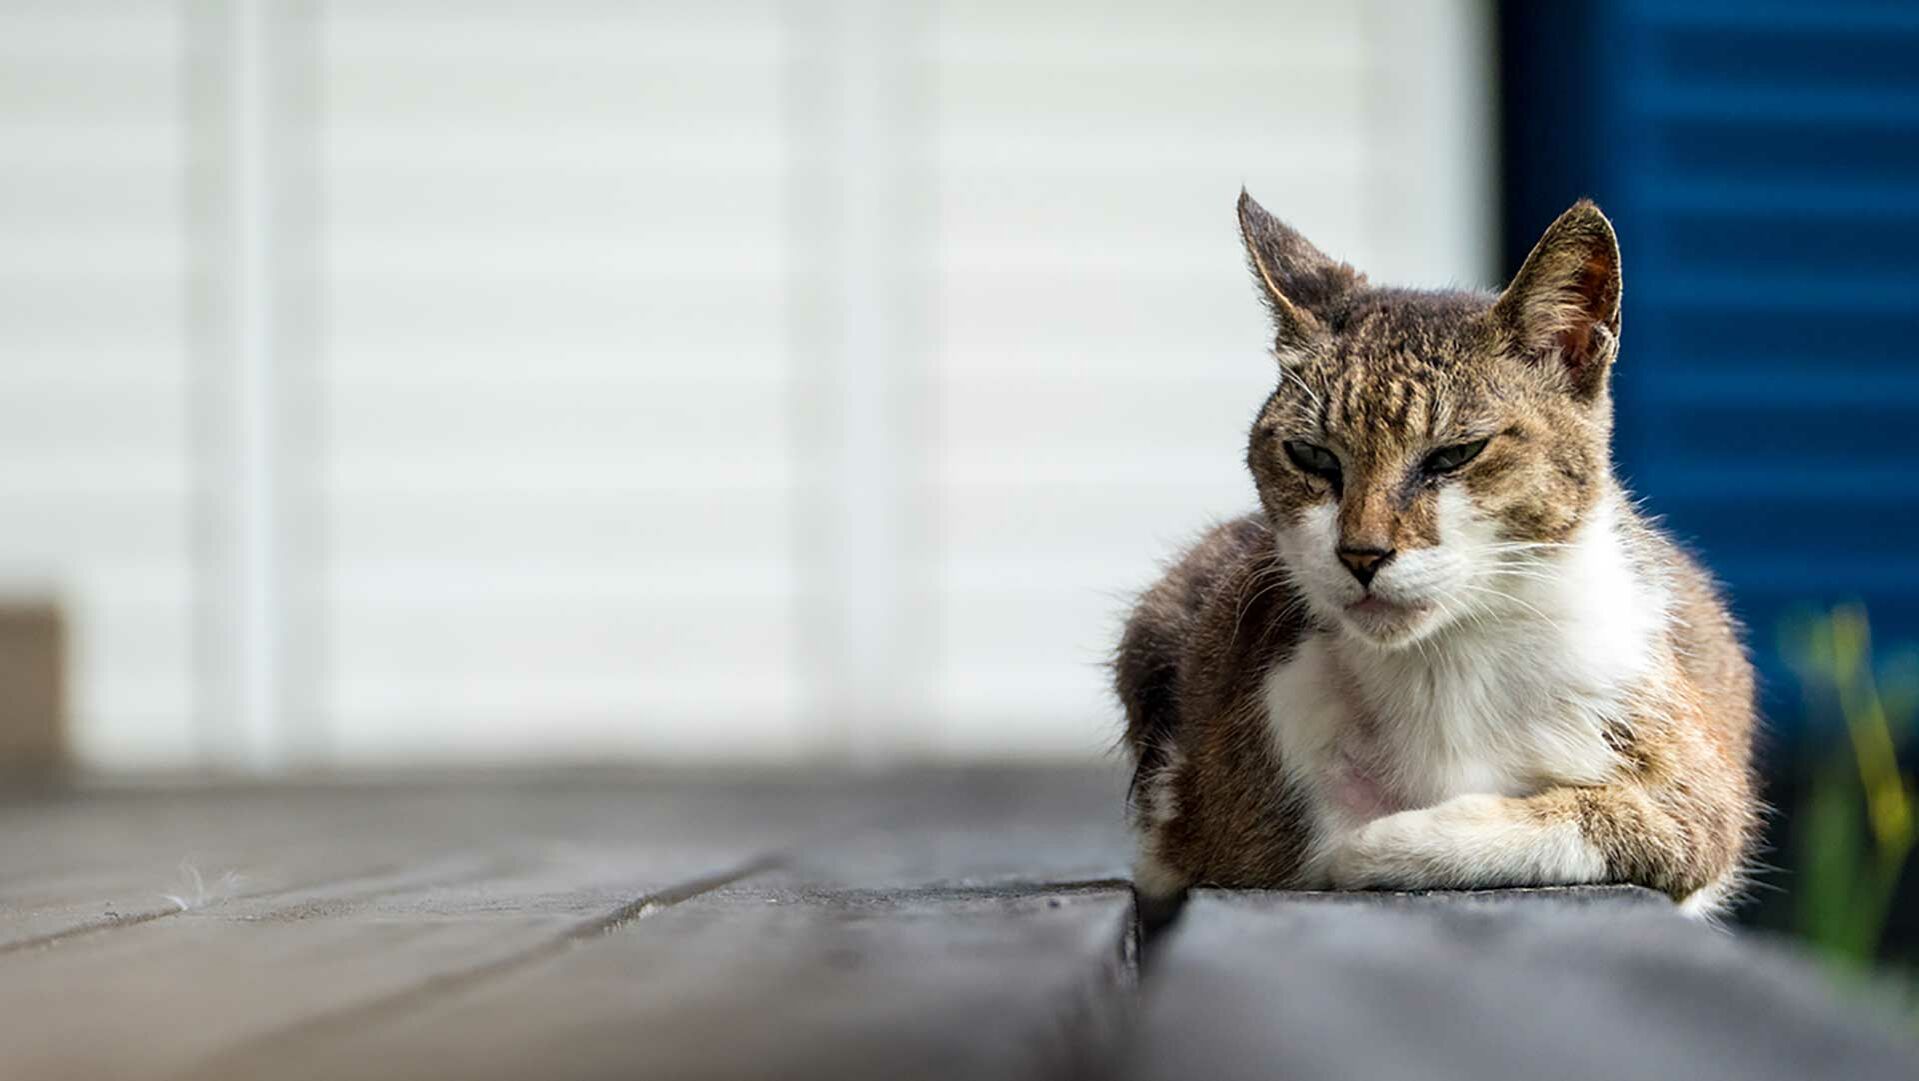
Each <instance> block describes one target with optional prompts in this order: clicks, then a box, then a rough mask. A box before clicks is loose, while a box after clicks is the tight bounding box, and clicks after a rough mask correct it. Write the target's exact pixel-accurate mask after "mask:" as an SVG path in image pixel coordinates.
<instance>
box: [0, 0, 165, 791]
mask: <svg viewBox="0 0 1919 1081" xmlns="http://www.w3.org/2000/svg"><path fill="white" fill-rule="evenodd" d="M185 41H186V37H185V34H184V32H183V29H182V22H181V12H180V11H179V10H178V9H177V8H175V7H174V6H172V5H165V4H153V5H129V4H121V3H98V2H85V0H73V2H64V0H63V2H54V0H44V2H38V3H19V2H9V3H5V4H0V237H4V241H0V522H4V525H3V526H0V595H22V594H24V595H52V596H55V597H57V598H58V599H59V600H60V601H61V602H62V603H63V604H64V606H65V607H66V610H67V613H68V618H69V622H70V626H71V633H72V635H73V642H72V648H71V651H70V654H69V655H70V657H71V660H72V662H73V665H74V672H73V676H74V679H73V693H72V696H71V697H72V708H73V711H74V714H75V716H74V718H73V720H74V726H73V727H74V735H75V738H76V740H77V742H78V746H79V750H80V751H81V753H82V754H83V755H85V756H86V757H87V758H89V759H90V760H93V761H97V762H103V763H123V762H125V763H131V762H142V763H155V762H164V763H181V762H186V761H191V760H192V758H193V756H194V755H196V754H197V752H198V750H199V748H200V742H199V739H198V737H197V733H196V730H195V727H194V724H193V716H194V710H195V707H196V700H195V694H194V678H193V673H194V668H195V662H194V652H193V643H194V641H195V634H194V627H195V612H194V608H193V604H192V589H193V584H194V574H193V567H194V559H193V554H192V534H193V522H194V514H193V497H194V480H193V474H192V469H191V463H192V460H193V447H192V435H191V432H190V417H191V415H192V414H191V390H192V378H193V377H192V371H191V369H190V365H189V360H188V350H187V334H188V321H189V298H190V296H191V289H192V288H193V285H194V282H193V279H192V277H191V270H192V268H191V265H190V257H189V248H188V244H187V239H188V238H187V230H186V227H185V221H184V212H185V208H186V205H187V192H186V176H187V163H188V138H187V127H186V123H185V102H184V94H185V88H186V85H187V79H186V63H187V58H186V53H185Z"/></svg>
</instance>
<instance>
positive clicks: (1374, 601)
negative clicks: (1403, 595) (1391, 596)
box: [1346, 593, 1428, 619]
mask: <svg viewBox="0 0 1919 1081" xmlns="http://www.w3.org/2000/svg"><path fill="white" fill-rule="evenodd" d="M1427 607H1428V606H1427V605H1425V604H1421V603H1419V602H1417V601H1414V602H1405V601H1389V600H1387V599H1386V598H1384V597H1382V596H1380V595H1379V594H1377V593H1368V594H1366V595H1365V596H1364V597H1361V598H1359V599H1358V600H1356V601H1354V602H1353V603H1351V604H1349V605H1347V606H1346V611H1347V612H1349V613H1351V614H1352V615H1356V616H1361V617H1364V618H1367V619H1405V618H1407V617H1409V616H1416V615H1418V614H1420V613H1421V612H1424V611H1425V610H1426V609H1427Z"/></svg>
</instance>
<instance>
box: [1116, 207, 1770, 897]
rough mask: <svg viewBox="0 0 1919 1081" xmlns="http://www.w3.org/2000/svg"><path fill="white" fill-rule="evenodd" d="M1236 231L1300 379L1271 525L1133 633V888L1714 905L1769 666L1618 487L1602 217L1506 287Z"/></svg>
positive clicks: (1239, 543)
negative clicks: (1362, 268)
mask: <svg viewBox="0 0 1919 1081" xmlns="http://www.w3.org/2000/svg"><path fill="white" fill-rule="evenodd" d="M1239 225H1240V234H1241V237H1242V240H1243V242H1244V244H1245V249H1246V259H1247V263H1248V264H1249V268H1250V270H1251V271H1252V275H1253V278H1254V281H1255V284H1256V285H1257V287H1258V290H1259V293H1260V296H1261V298H1262V299H1263V300H1264V303H1265V305H1266V307H1267V309H1268V311H1269V312H1270V314H1271V316H1272V323H1273V331H1274V339H1273V350H1274V353H1275V355H1276V357H1277V359H1278V362H1279V379H1278V385H1277V387H1276V388H1275V389H1274V390H1273V392H1272V394H1271V396H1270V397H1268V398H1267V400H1266V403H1265V405H1264V407H1263V408H1262V409H1261V410H1260V412H1259V415H1258V417H1257V419H1256V420H1255V421H1254V423H1253V428H1252V434H1251V438H1250V440H1249V442H1248V445H1247V457H1246V461H1247V465H1248V466H1249V467H1250V469H1251V471H1252V475H1253V480H1254V482H1255V485H1256V487H1257V489H1258V493H1259V502H1260V511H1259V512H1258V513H1255V514H1251V515H1248V516H1246V517H1243V518H1240V519H1238V520H1236V521H1232V522H1228V523H1226V524H1224V525H1220V526H1218V527H1216V528H1214V529H1213V530H1212V531H1211V532H1209V533H1207V534H1206V535H1205V536H1204V537H1203V538H1201V539H1200V540H1199V541H1198V542H1197V543H1196V544H1195V545H1194V546H1193V547H1192V548H1191V549H1190V550H1188V551H1187V552H1186V553H1185V554H1184V555H1183V556H1182V557H1181V558H1180V559H1179V560H1178V561H1177V562H1176V563H1175V564H1174V565H1173V566H1172V567H1171V569H1170V570H1169V571H1168V572H1167V573H1166V574H1165V576H1164V577H1163V578H1162V579H1161V580H1160V581H1159V582H1158V583H1157V584H1155V585H1154V586H1153V587H1152V588H1151V589H1149V590H1148V591H1147V592H1146V593H1145V594H1144V595H1143V596H1142V597H1141V599H1140V600H1139V602H1138V605H1137V606H1136V608H1135V609H1134V611H1133V613H1132V615H1131V618H1130V619H1129V620H1128V621H1127V624H1126V628H1125V631H1124V633H1123V635H1122V637H1121V641H1120V645H1119V649H1118V652H1117V656H1116V658H1115V665H1114V670H1115V682H1116V685H1117V690H1118V693H1119V697H1120V699H1121V702H1122V704H1123V705H1124V708H1125V713H1126V732H1125V736H1124V744H1125V747H1126V748H1127V750H1128V751H1129V752H1130V754H1131V757H1132V758H1133V760H1134V763H1135V767H1136V768H1135V773H1134V788H1133V798H1132V817H1133V821H1134V826H1135V829H1136V831H1137V833H1138V837H1139V856H1138V860H1137V863H1136V866H1135V886H1136V888H1137V889H1138V890H1139V892H1140V894H1141V896H1142V898H1143V899H1159V900H1165V899H1173V898H1177V897H1179V896H1182V895H1183V894H1184V891H1185V890H1186V889H1187V888H1189V887H1191V886H1195V885H1215V886H1225V887H1270V888H1290V889H1324V888H1335V889H1369V888H1370V889H1395V890H1409V889H1442V888H1458V889H1469V888H1488V887H1502V886H1547V885H1575V884H1587V883H1631V884H1637V885H1641V886H1646V887H1649V888H1651V889H1654V890H1658V891H1661V892H1663V893H1665V894H1668V895H1670V896H1671V897H1672V898H1674V899H1675V900H1676V901H1679V902H1680V903H1681V906H1682V908H1683V910H1684V911H1686V912H1687V913H1689V914H1693V915H1699V916H1706V917H1711V916H1713V915H1716V914H1717V913H1719V912H1721V911H1722V910H1723V909H1724V908H1725V907H1726V906H1727V905H1728V904H1730V903H1731V901H1732V900H1733V899H1734V898H1735V896H1736V895H1737V892H1738V890H1739V888H1740V886H1741V884H1742V875H1741V870H1742V867H1743V866H1744V865H1745V862H1746V858H1747V855H1748V853H1749V851H1750V849H1751V846H1752V844H1753V840H1754V836H1755V833H1756V828H1757V822H1758V819H1759V804H1758V802H1757V799H1756V795H1755V791H1756V789H1755V784H1754V780H1753V777H1752V768H1751V753H1752V741H1753V732H1754V727H1755V716H1754V699H1753V675H1752V669H1751V665H1750V663H1749V662H1748V660H1747V657H1746V654H1745V651H1744V647H1743V646H1742V644H1741V640H1740V630H1739V628H1738V626H1737V625H1736V624H1735V622H1734V621H1733V619H1732V617H1731V616H1730V615H1729V614H1728V612H1727V609H1726V606H1725V604H1724V602H1723V601H1722V600H1721V598H1720V596H1719V593H1718V590H1717V588H1716V587H1715V585H1714V583H1713V581H1712V579H1711V578H1710V577H1709V575H1708V574H1707V573H1706V572H1705V571H1704V570H1702V569H1701V568H1700V567H1699V565H1698V564H1697V563H1695V562H1694V560H1693V559H1692V558H1691V557H1690V556H1689V555H1688V554H1687V553H1685V552H1684V551H1682V550H1681V549H1680V548H1679V547H1678V546H1677V545H1676V544H1675V543H1674V542H1673V541H1672V540H1671V539H1670V538H1668V537H1667V536H1666V535H1665V534H1664V533H1663V532H1661V531H1660V529H1659V528H1658V527H1657V526H1656V525H1654V524H1653V523H1652V522H1650V521H1649V520H1647V518H1646V517H1644V516H1643V515H1642V514H1641V513H1640V512H1639V510H1638V509H1637V507H1636V506H1635V505H1634V503H1633V501H1632V498H1631V497H1630V496H1629V495H1628V494H1627V492H1626V491H1625V489H1624V488H1623V487H1622V486H1621V484H1620V482H1619V480H1618V479H1617V477H1615V476H1614V473H1613V469H1612V464H1611V431H1612V399H1611V388H1610V373H1611V370H1612V365H1613V363H1614V359H1615V356H1616V354H1617V352H1618V347H1619V333H1620V322H1619V314H1620V313H1619V302H1620V288H1621V278H1620V263H1619V247H1618V242H1617V240H1616V238H1615V235H1614V231H1613V228H1612V224H1611V222H1609V221H1608V220H1607V219H1606V217H1605V215H1604V214H1602V213H1601V212H1600V211H1599V209H1598V208H1597V207H1596V206H1594V205H1593V204H1592V203H1591V202H1589V201H1581V202H1580V203H1578V204H1576V205H1575V206H1573V207H1572V208H1571V209H1570V210H1568V211H1566V212H1565V213H1564V214H1563V215H1561V216H1560V217H1559V219H1558V220H1557V221H1555V222H1554V223H1553V224H1552V225H1551V227H1550V228H1548V229H1547V230H1546V232H1545V234H1544V236H1543V237H1542V238H1541V239H1540V241H1539V243H1538V244H1537V246H1535V247H1534V249H1533V251H1532V254H1531V255H1530V256H1529V257H1528V258H1527V259H1526V262H1525V265H1524V266H1523V267H1521V269H1520V271H1519V273H1518V274H1517V275H1516V276H1515V277H1514V278H1513V280H1512V282H1511V283H1510V284H1509V285H1508V286H1507V288H1506V289H1505V291H1504V292H1502V293H1500V294H1499V295H1497V296H1491V295H1485V294H1479V293H1470V292H1457V291H1419V290H1410V289H1395V288H1383V287H1379V286H1374V285H1372V284H1370V283H1368V281H1367V280H1366V278H1365V276H1364V275H1362V274H1360V273H1359V272H1357V271H1355V270H1354V269H1353V268H1352V267H1350V266H1348V265H1346V264H1344V263H1339V262H1335V261H1334V260H1332V259H1331V258H1328V257H1327V256H1326V255H1324V254H1322V253H1321V252H1320V251H1319V249H1317V248H1315V247H1314V246H1313V245H1312V244H1311V243H1309V242H1308V241H1307V240H1306V239H1305V238H1304V237H1302V236H1301V235H1300V234H1299V233H1297V232H1295V231H1294V230H1293V229H1291V228H1290V227H1288V226H1287V225H1285V224H1284V223H1282V222H1280V221H1279V220H1277V219H1276V218H1274V217H1272V216H1271V215H1269V214H1268V213H1267V212H1266V211H1265V210H1264V209H1263V208H1261V207H1260V205H1259V204H1258V203H1256V202H1254V201H1253V199H1252V198H1251V197H1250V196H1248V195H1247V194H1246V193H1245V192H1243V191H1242V192H1241V194H1240V199H1239Z"/></svg>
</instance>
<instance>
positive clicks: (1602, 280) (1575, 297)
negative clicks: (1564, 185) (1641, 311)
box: [1493, 199, 1619, 400]
mask: <svg viewBox="0 0 1919 1081" xmlns="http://www.w3.org/2000/svg"><path fill="white" fill-rule="evenodd" d="M1493 316H1494V318H1495V319H1497V320H1499V321H1500V322H1501V323H1502V324H1504V326H1505V328H1506V329H1507V330H1508V331H1509V332H1510V333H1511V334H1512V335H1513V337H1514V339H1515V341H1516V342H1517V343H1518V345H1519V347H1520V348H1521V349H1523V350H1525V351H1526V353H1527V354H1528V355H1529V356H1530V357H1532V358H1533V359H1536V360H1538V361H1539V362H1541V363H1550V364H1558V365H1561V366H1562V367H1563V368H1564V369H1565V372H1566V375H1567V377H1568V378H1569V379H1570V380H1571V382H1572V389H1573V394H1574V395H1575V396H1576V397H1578V398H1580V399H1581V400H1588V399H1591V398H1593V397H1594V396H1596V395H1597V394H1598V393H1599V391H1600V390H1601V388H1603V387H1604V386H1605V385H1606V372H1607V370H1608V369H1609V368H1610V367H1611V366H1612V361H1613V357H1614V355H1615V354H1617V353H1618V351H1619V240H1618V238H1617V237H1615V236H1614V235H1613V228H1612V223H1611V222H1609V221H1607V220H1606V215H1604V214H1601V213H1600V212H1599V208H1598V207H1596V206H1594V205H1593V204H1592V202H1591V200H1588V199H1581V200H1580V201H1579V202H1577V203H1574V204H1573V207H1572V209H1571V210H1568V211H1566V212H1565V213H1564V214H1561V215H1560V216H1559V220H1558V221H1555V222H1553V223H1552V225H1551V226H1550V227H1548V228H1547V230H1546V235H1545V236H1542V237H1540V238H1539V243H1538V244H1537V245H1535V246H1534V247H1533V252H1532V254H1531V255H1528V256H1527V257H1526V264H1525V265H1524V266H1522V267H1520V268H1519V273H1518V274H1516V275H1514V276H1513V281H1512V284H1511V285H1509V286H1507V287H1506V291H1505V292H1504V293H1501V294H1500V295H1499V301H1498V302H1497V303H1496V304H1494V305H1493Z"/></svg>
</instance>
